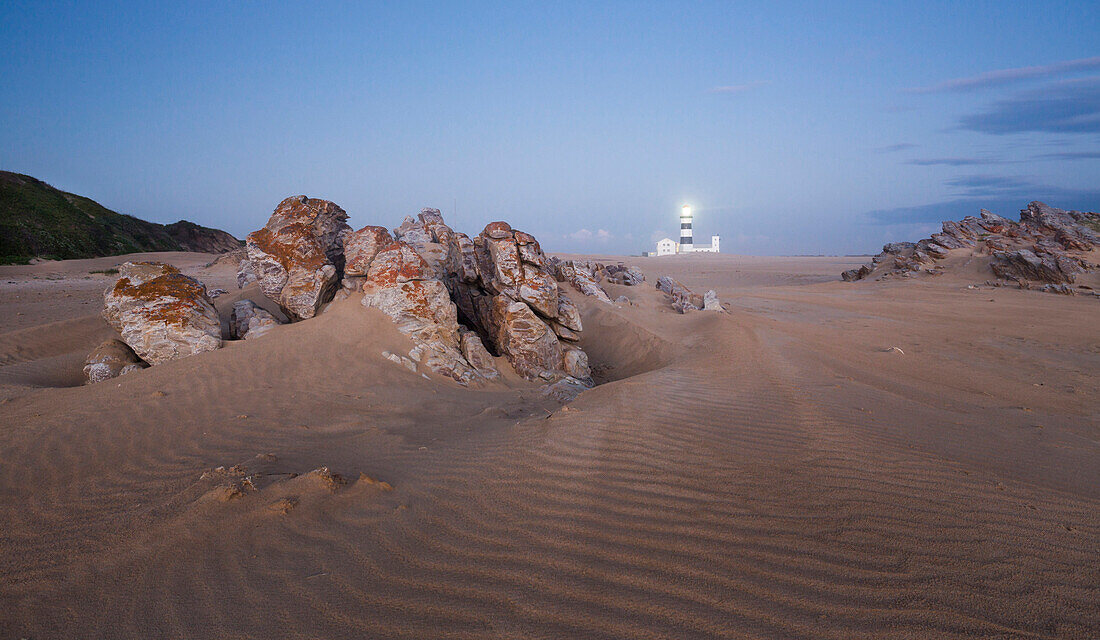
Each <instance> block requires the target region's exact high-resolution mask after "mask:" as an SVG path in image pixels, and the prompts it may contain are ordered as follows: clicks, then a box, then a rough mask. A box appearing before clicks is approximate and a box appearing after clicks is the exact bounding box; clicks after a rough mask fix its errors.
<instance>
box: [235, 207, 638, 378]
mask: <svg viewBox="0 0 1100 640" xmlns="http://www.w3.org/2000/svg"><path fill="white" fill-rule="evenodd" d="M346 217H347V216H346V214H344V212H343V210H341V209H340V208H339V207H337V206H336V205H334V204H332V203H331V202H328V201H325V200H311V199H308V198H306V197H305V196H299V197H296V198H288V199H287V200H284V201H283V202H282V203H281V204H280V205H279V207H278V208H277V209H276V210H275V213H274V214H273V215H272V216H271V219H270V220H269V221H268V223H267V225H266V226H265V227H264V228H263V229H261V230H259V231H257V232H255V233H252V234H250V235H249V236H248V241H247V247H248V258H249V259H248V260H247V261H245V262H242V264H241V269H240V270H239V272H238V284H239V285H240V286H242V287H244V286H247V284H248V283H249V282H250V281H251V279H252V278H253V277H255V278H258V280H259V282H260V287H261V289H262V290H263V292H264V294H265V295H266V296H268V297H269V298H271V299H272V300H275V301H276V302H278V303H279V305H280V307H281V308H282V309H283V310H284V311H286V313H287V315H288V316H289V317H290V318H292V319H296V320H300V319H305V318H309V317H312V316H313V315H315V314H316V313H317V312H318V311H319V310H320V309H321V308H322V306H323V305H324V304H325V303H326V302H328V301H329V300H331V299H332V298H333V296H334V295H335V291H334V290H335V289H336V283H337V282H338V279H339V278H341V277H342V278H343V279H342V282H341V284H342V288H341V292H340V294H339V295H340V296H341V297H347V296H349V295H351V292H353V291H362V292H363V304H364V305H365V306H367V307H374V308H378V309H380V310H381V311H383V312H384V313H386V314H387V315H388V316H390V318H391V319H392V320H393V321H394V323H395V324H396V325H397V328H398V329H399V330H400V331H401V332H402V333H404V334H405V335H407V336H409V338H410V339H412V341H413V343H414V346H413V348H412V349H411V350H410V352H409V357H410V358H411V360H412V361H415V362H417V363H419V364H421V365H424V366H427V367H428V368H429V369H432V370H433V371H435V372H437V373H442V374H444V375H448V376H450V377H452V378H454V379H455V380H457V381H458V382H459V383H461V384H474V383H480V382H482V381H484V380H487V379H493V378H496V377H499V375H500V372H499V371H497V370H496V367H495V365H494V361H493V356H494V355H500V356H504V357H505V358H507V359H508V361H509V362H510V363H511V364H512V365H513V367H515V369H516V371H517V372H519V373H520V374H521V375H522V376H524V377H526V378H528V379H536V378H540V379H544V380H548V381H555V380H559V379H562V378H572V379H575V380H576V381H577V383H578V384H580V385H582V386H584V385H591V373H590V371H589V367H588V358H587V356H586V355H585V354H584V352H583V351H582V350H581V349H580V348H579V347H578V346H576V345H575V344H573V343H575V342H576V341H577V340H579V339H580V331H581V330H582V327H581V318H580V313H579V311H578V310H577V308H576V306H575V305H574V304H573V302H572V301H571V300H569V298H568V297H567V296H566V295H565V294H564V293H563V292H562V291H561V288H560V287H559V286H558V282H557V280H556V279H555V276H554V270H553V268H552V266H551V264H550V261H549V260H548V259H547V257H546V255H545V254H544V253H543V252H542V248H541V247H540V246H539V243H538V241H537V240H536V239H535V238H534V237H533V236H531V235H530V234H527V233H524V232H522V231H519V230H515V229H512V228H511V227H510V226H509V225H508V224H507V223H505V222H493V223H490V224H489V225H487V226H486V227H485V229H484V230H483V231H482V233H481V234H479V235H478V236H476V237H475V238H472V239H471V238H470V237H469V236H467V235H466V234H463V233H457V232H455V231H454V230H453V229H451V228H450V227H449V226H447V224H446V223H445V222H444V221H443V216H442V215H440V213H439V210H438V209H423V210H422V211H421V212H420V214H419V215H418V216H417V217H415V218H414V217H412V216H409V217H407V218H405V220H404V221H403V222H402V223H401V225H400V226H398V227H397V228H395V229H393V233H392V235H391V234H390V232H389V231H388V230H386V229H385V228H384V227H379V226H367V227H364V228H362V229H359V230H358V231H351V230H350V228H348V227H347V225H346V223H345V222H344V220H345V219H346ZM623 271H624V273H623V274H622V275H621V277H622V278H623V279H624V280H629V281H631V282H633V281H637V280H638V278H639V277H640V278H644V276H642V275H641V274H640V272H636V271H635V272H630V273H625V271H626V270H625V269H624V270H623ZM595 289H596V290H598V291H596V292H594V295H599V294H602V299H604V301H605V302H610V300H608V299H607V294H606V293H604V292H603V290H602V289H600V288H599V286H598V285H595ZM460 322H461V324H460ZM463 325H466V326H467V327H470V328H472V329H473V331H470V330H465V328H464V327H463ZM249 331H253V329H249ZM398 357H399V358H403V357H404V356H398Z"/></svg>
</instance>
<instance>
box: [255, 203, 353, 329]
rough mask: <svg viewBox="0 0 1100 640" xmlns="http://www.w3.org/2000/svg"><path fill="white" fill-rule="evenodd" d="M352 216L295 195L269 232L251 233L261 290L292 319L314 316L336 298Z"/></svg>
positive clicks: (273, 216)
mask: <svg viewBox="0 0 1100 640" xmlns="http://www.w3.org/2000/svg"><path fill="white" fill-rule="evenodd" d="M347 218H348V216H347V214H346V213H344V210H343V209H341V208H340V207H338V206H337V205H336V204H334V203H332V202H329V201H328V200H319V199H316V198H307V197H306V196H294V197H291V198H287V199H286V200H283V201H282V202H281V203H279V206H278V207H276V208H275V211H274V213H272V214H271V218H270V219H269V220H268V221H267V224H266V225H265V226H264V228H263V229H260V230H259V231H254V232H252V233H250V234H249V235H248V239H247V242H246V246H247V249H248V259H249V261H250V263H251V265H250V267H251V270H252V272H253V273H255V274H256V276H257V277H258V278H259V282H260V289H261V290H262V291H263V292H264V295H265V296H267V297H268V298H271V299H272V300H274V301H275V302H277V303H278V304H279V306H280V307H281V308H282V309H283V311H284V312H285V313H286V315H287V317H289V318H291V319H292V320H302V319H305V318H312V317H313V316H315V315H316V314H317V311H318V310H319V309H320V308H321V306H322V305H323V304H325V303H326V302H328V301H329V300H331V299H332V295H333V294H334V293H335V291H336V285H337V283H338V282H339V278H340V276H341V274H342V272H343V269H344V246H343V237H344V234H345V233H347V232H348V231H350V230H351V227H349V226H348V225H347V223H346V222H345V221H346V220H347ZM238 284H240V278H239V279H238Z"/></svg>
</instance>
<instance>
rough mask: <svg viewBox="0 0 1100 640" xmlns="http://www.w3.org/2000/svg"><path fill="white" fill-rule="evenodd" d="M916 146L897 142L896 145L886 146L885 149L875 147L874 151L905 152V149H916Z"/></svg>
mask: <svg viewBox="0 0 1100 640" xmlns="http://www.w3.org/2000/svg"><path fill="white" fill-rule="evenodd" d="M916 148H917V145H915V144H913V143H911V142H899V143H897V144H888V145H886V146H885V147H876V148H875V149H874V151H875V152H876V153H894V152H895V151H905V150H906V149H916Z"/></svg>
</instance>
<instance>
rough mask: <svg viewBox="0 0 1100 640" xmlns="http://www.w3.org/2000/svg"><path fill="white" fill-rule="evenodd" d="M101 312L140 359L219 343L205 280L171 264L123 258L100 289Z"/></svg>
mask: <svg viewBox="0 0 1100 640" xmlns="http://www.w3.org/2000/svg"><path fill="white" fill-rule="evenodd" d="M103 317H104V318H106V320H107V322H108V323H110V324H111V326H113V327H114V328H115V329H116V330H118V332H119V333H121V334H122V340H123V341H124V342H125V343H126V344H127V345H129V346H130V348H131V349H133V350H134V352H135V353H137V355H138V356H139V357H141V359H142V360H144V361H146V362H148V363H150V364H160V363H161V362H166V361H168V360H173V359H176V358H182V357H184V356H189V355H193V354H196V353H202V352H204V351H212V350H214V349H217V348H218V347H220V346H221V344H222V340H221V321H220V320H219V318H218V312H217V311H216V310H215V309H214V303H213V301H211V300H210V296H208V295H207V293H206V286H205V285H203V283H201V282H199V281H198V280H196V279H194V278H192V277H190V276H185V275H183V274H182V273H180V272H179V270H178V269H176V268H175V267H173V266H171V265H167V264H162V263H157V262H127V263H124V264H123V265H122V266H120V267H119V279H118V281H117V282H116V283H115V284H114V285H113V286H112V287H110V288H108V289H107V291H106V292H105V293H104V309H103Z"/></svg>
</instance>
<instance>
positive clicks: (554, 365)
mask: <svg viewBox="0 0 1100 640" xmlns="http://www.w3.org/2000/svg"><path fill="white" fill-rule="evenodd" d="M428 222H431V221H425V223H426V224H427V223H428ZM433 224H435V225H436V226H435V227H433V238H434V239H440V240H443V239H444V237H443V236H444V235H446V238H445V240H446V242H445V245H446V246H447V248H448V254H447V259H446V263H445V264H446V271H447V276H446V278H447V280H446V281H447V286H448V287H449V289H450V290H451V292H452V296H453V298H454V300H455V303H456V305H457V307H458V310H459V313H460V314H461V316H462V318H463V319H464V320H465V321H466V322H468V323H469V324H471V325H472V326H473V327H474V328H475V329H476V330H477V332H478V334H479V335H480V336H481V338H482V340H483V341H484V346H485V347H487V348H488V350H489V351H490V352H492V353H495V354H499V355H503V356H504V357H505V358H507V359H508V361H509V362H510V363H511V364H512V366H513V367H514V368H515V369H516V371H517V372H519V373H520V375H523V376H524V377H526V378H529V379H534V378H544V379H554V378H556V377H560V376H563V375H570V374H567V373H566V372H565V369H564V367H565V364H564V361H563V360H562V345H561V343H560V342H559V340H566V341H574V340H577V339H578V338H579V336H578V335H577V332H579V331H580V330H581V320H580V313H579V312H578V311H577V308H576V306H575V305H574V304H573V302H572V301H571V300H569V298H568V297H567V296H566V295H565V294H564V292H563V291H562V290H561V288H560V287H559V286H558V283H557V281H556V280H555V279H554V277H552V276H551V275H549V273H548V270H549V269H550V268H551V267H550V260H548V259H547V258H546V256H545V254H543V252H542V248H541V247H540V246H539V243H538V240H536V239H535V238H534V236H531V235H530V234H527V233H524V232H522V231H519V230H515V229H512V227H511V226H510V225H509V224H508V223H506V222H491V223H489V224H488V225H486V226H485V229H484V230H483V231H482V233H481V234H480V235H478V236H477V237H475V238H474V239H473V240H470V239H469V238H467V237H466V236H465V235H463V234H460V233H454V232H453V231H450V229H449V228H447V227H445V225H442V218H439V219H438V220H437V221H434V222H433ZM444 229H445V231H444ZM580 377H581V378H585V379H587V377H588V376H587V375H584V376H580Z"/></svg>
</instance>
